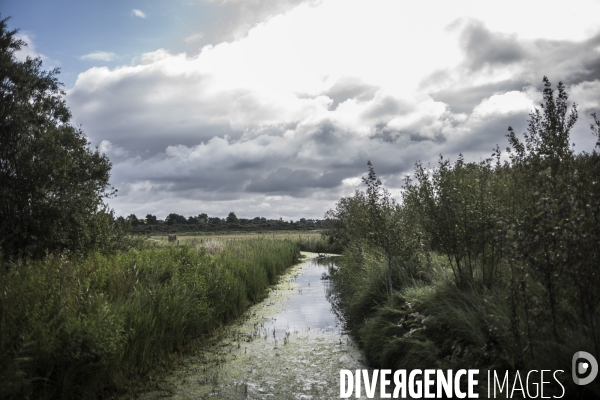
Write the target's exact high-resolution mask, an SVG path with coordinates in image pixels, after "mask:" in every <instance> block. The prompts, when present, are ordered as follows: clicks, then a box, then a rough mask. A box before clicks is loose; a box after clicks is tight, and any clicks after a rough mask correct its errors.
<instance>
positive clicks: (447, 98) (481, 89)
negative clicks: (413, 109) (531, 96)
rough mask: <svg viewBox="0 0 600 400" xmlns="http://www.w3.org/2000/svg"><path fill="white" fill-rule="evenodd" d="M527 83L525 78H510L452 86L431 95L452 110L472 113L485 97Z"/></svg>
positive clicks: (520, 87) (520, 86) (521, 87)
mask: <svg viewBox="0 0 600 400" xmlns="http://www.w3.org/2000/svg"><path fill="white" fill-rule="evenodd" d="M526 85H527V82H526V81H525V80H518V79H515V80H513V79H510V80H505V81H501V82H494V83H488V84H485V85H478V86H471V87H462V88H455V87H450V88H447V89H444V90H440V91H439V92H433V93H431V97H432V98H433V99H434V100H436V101H442V102H444V103H446V104H448V106H449V107H450V110H451V111H452V112H454V113H466V114H470V113H471V111H473V108H474V107H475V106H476V105H478V104H479V103H481V101H482V100H483V99H487V98H488V97H490V96H491V95H494V94H498V93H506V92H510V91H512V90H521V89H523V87H524V86H526Z"/></svg>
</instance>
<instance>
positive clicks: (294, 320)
mask: <svg viewBox="0 0 600 400" xmlns="http://www.w3.org/2000/svg"><path fill="white" fill-rule="evenodd" d="M332 259H333V257H331V258H325V259H320V258H316V257H315V258H312V259H310V260H309V261H308V262H307V263H306V265H305V266H304V268H303V269H302V273H301V274H299V275H296V276H294V277H292V279H291V281H292V282H294V283H295V284H296V287H295V292H296V293H295V294H294V295H293V296H291V297H290V298H288V299H287V300H285V301H284V302H283V303H282V307H283V311H282V312H280V313H278V314H276V315H274V316H273V318H272V320H271V321H269V322H267V323H266V324H265V326H264V327H265V329H266V330H267V331H268V332H273V331H274V332H275V336H276V337H282V336H284V335H285V334H286V333H290V332H299V331H305V330H306V331H309V330H313V331H316V330H322V331H325V332H331V333H341V326H342V325H343V324H341V323H340V321H339V318H338V317H337V316H336V314H334V312H333V310H332V305H331V302H330V301H329V299H330V297H331V295H332V290H331V282H330V281H329V279H328V277H329V272H330V268H332V267H333V265H334V264H333V260H332Z"/></svg>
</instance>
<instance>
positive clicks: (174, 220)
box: [165, 213, 187, 225]
mask: <svg viewBox="0 0 600 400" xmlns="http://www.w3.org/2000/svg"><path fill="white" fill-rule="evenodd" d="M165 222H166V224H167V225H175V224H185V223H187V219H186V218H185V217H184V216H183V215H179V214H177V213H171V214H169V215H167V218H166V219H165Z"/></svg>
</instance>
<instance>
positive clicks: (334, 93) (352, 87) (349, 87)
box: [323, 78, 379, 110]
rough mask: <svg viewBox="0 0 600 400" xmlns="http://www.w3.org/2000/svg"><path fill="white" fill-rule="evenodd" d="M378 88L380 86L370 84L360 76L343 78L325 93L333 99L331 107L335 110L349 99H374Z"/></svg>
mask: <svg viewBox="0 0 600 400" xmlns="http://www.w3.org/2000/svg"><path fill="white" fill-rule="evenodd" d="M377 90H379V87H377V86H374V85H369V84H367V83H365V82H363V81H362V80H360V79H359V78H342V79H339V80H338V81H337V82H336V83H335V84H334V85H333V86H332V87H331V89H329V90H328V91H326V92H325V93H323V94H324V95H326V96H327V97H329V98H330V99H332V100H333V103H332V104H331V109H332V110H335V109H336V108H337V106H338V105H339V104H340V103H343V102H344V101H346V100H348V99H354V100H357V101H369V100H372V99H373V97H374V96H375V93H376V92H377Z"/></svg>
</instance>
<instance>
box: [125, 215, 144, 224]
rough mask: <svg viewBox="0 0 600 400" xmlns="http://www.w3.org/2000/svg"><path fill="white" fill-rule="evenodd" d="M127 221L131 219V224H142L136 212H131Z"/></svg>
mask: <svg viewBox="0 0 600 400" xmlns="http://www.w3.org/2000/svg"><path fill="white" fill-rule="evenodd" d="M127 221H129V223H130V224H131V226H139V225H140V224H141V221H140V220H139V219H138V217H136V216H135V214H130V215H129V216H128V217H127Z"/></svg>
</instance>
